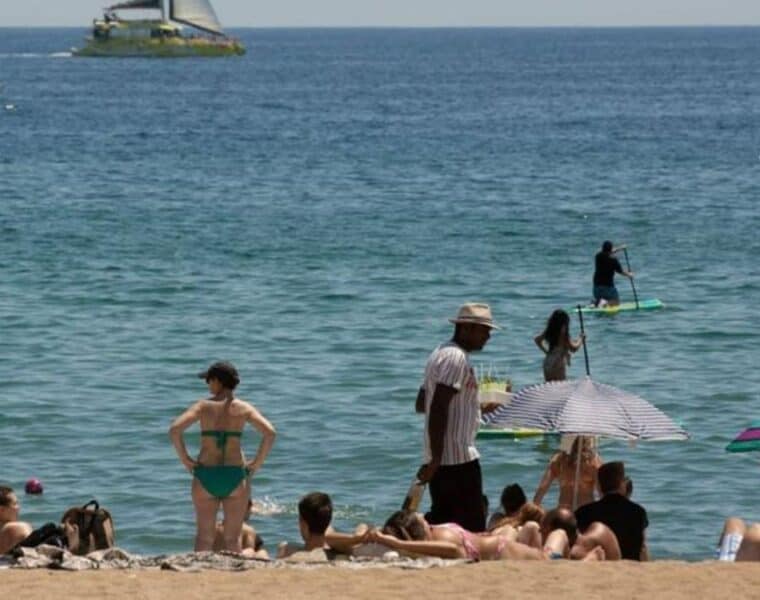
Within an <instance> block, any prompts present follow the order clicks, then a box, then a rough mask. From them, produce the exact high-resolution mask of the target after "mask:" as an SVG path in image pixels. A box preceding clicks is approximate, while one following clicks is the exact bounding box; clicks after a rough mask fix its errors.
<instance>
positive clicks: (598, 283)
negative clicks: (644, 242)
mask: <svg viewBox="0 0 760 600" xmlns="http://www.w3.org/2000/svg"><path fill="white" fill-rule="evenodd" d="M623 248H625V245H622V246H618V247H617V248H615V247H614V246H613V245H612V242H610V241H609V240H607V241H605V242H604V243H603V244H602V250H601V251H600V252H597V254H596V257H595V259H594V261H595V265H596V266H595V270H594V290H593V292H594V304H595V305H596V306H599V304H600V302H602V301H604V304H606V305H607V306H617V305H618V304H620V295H619V294H618V291H617V288H616V287H615V273H620V274H621V275H623V276H624V277H628V279H633V273H631V272H630V271H626V270H625V269H623V267H622V266H621V265H620V261H619V260H618V259H617V258H615V257H614V256H613V255H614V254H615V253H616V252H618V251H620V250H622V249H623Z"/></svg>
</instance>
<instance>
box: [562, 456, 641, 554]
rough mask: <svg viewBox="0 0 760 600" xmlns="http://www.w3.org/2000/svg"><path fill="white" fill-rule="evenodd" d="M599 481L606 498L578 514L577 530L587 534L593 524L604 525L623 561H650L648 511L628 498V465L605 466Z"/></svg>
mask: <svg viewBox="0 0 760 600" xmlns="http://www.w3.org/2000/svg"><path fill="white" fill-rule="evenodd" d="M598 479H599V489H600V491H601V492H602V494H603V497H602V499H601V500H598V501H596V502H592V503H591V504H586V505H585V506H581V507H580V508H579V509H578V510H576V511H575V518H576V519H577V520H578V528H579V529H580V530H581V531H582V532H583V533H586V531H587V529H588V528H589V527H590V526H591V524H592V523H594V522H596V521H598V522H600V523H603V524H604V525H606V526H607V527H609V528H610V529H611V530H612V532H613V533H614V534H615V537H616V538H617V541H618V544H620V552H621V555H622V558H624V559H626V560H649V551H648V550H647V545H646V535H645V530H646V528H647V526H648V525H649V520H648V518H647V511H646V510H644V508H643V507H641V506H639V505H638V504H636V503H635V502H632V501H631V500H629V499H628V498H626V497H625V492H626V481H625V480H626V477H625V465H624V464H623V463H622V462H617V461H616V462H608V463H605V464H603V465H602V466H601V467H600V468H599V473H598Z"/></svg>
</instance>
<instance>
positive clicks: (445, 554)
mask: <svg viewBox="0 0 760 600" xmlns="http://www.w3.org/2000/svg"><path fill="white" fill-rule="evenodd" d="M367 541H370V542H376V543H378V544H383V545H384V546H387V547H388V548H392V549H393V550H396V551H397V552H399V553H401V554H406V555H412V556H419V555H423V556H435V557H438V558H450V559H454V558H464V559H470V560H475V561H480V560H545V559H547V558H549V557H550V556H551V555H552V554H553V553H555V552H558V553H560V554H561V555H564V554H566V551H567V536H566V535H564V536H563V535H561V534H557V535H555V536H554V537H553V538H552V539H551V540H549V539H547V543H546V544H545V545H544V548H537V547H535V546H533V547H531V546H528V545H526V544H524V543H522V542H521V538H520V537H519V536H518V539H517V541H512V540H509V539H508V538H507V536H504V535H491V534H487V533H483V534H479V533H472V532H470V531H467V530H466V529H464V528H463V527H460V526H459V525H457V524H456V523H444V524H441V525H430V524H429V523H428V522H427V521H426V520H425V518H424V517H423V516H422V515H421V514H419V513H415V512H412V511H410V510H400V511H397V512H395V513H393V514H392V515H391V517H390V518H389V519H388V521H386V523H385V526H384V527H383V529H382V530H380V529H374V530H373V531H371V532H370V533H369V534H368V540H367Z"/></svg>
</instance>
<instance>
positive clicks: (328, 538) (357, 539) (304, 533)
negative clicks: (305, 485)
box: [277, 492, 369, 558]
mask: <svg viewBox="0 0 760 600" xmlns="http://www.w3.org/2000/svg"><path fill="white" fill-rule="evenodd" d="M330 521H332V500H331V499H330V496H328V495H327V494H324V493H322V492H312V493H310V494H306V495H305V496H304V497H303V498H301V501H300V502H299V503H298V529H299V531H300V533H301V538H302V539H303V542H304V543H303V545H300V544H291V543H289V542H282V543H281V544H280V545H279V546H278V547H277V558H287V557H288V556H290V555H292V554H295V553H296V552H311V551H313V550H319V549H321V550H332V551H335V552H339V553H341V554H352V553H353V551H354V549H355V548H356V546H358V545H359V544H361V543H363V542H366V541H367V535H368V532H369V529H368V527H367V526H366V525H359V526H358V527H357V528H356V531H355V532H354V533H353V534H348V533H338V532H337V531H335V530H334V529H333V528H332V527H331V526H330Z"/></svg>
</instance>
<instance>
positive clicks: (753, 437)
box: [726, 421, 760, 452]
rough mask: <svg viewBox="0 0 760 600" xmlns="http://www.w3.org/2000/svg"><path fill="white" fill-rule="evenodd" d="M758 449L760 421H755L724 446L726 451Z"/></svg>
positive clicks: (759, 445) (759, 448)
mask: <svg viewBox="0 0 760 600" xmlns="http://www.w3.org/2000/svg"><path fill="white" fill-rule="evenodd" d="M753 450H760V421H755V422H754V423H752V425H750V426H749V427H748V428H747V429H745V430H744V431H742V432H741V433H740V434H739V435H737V436H736V439H735V440H734V441H733V442H731V443H730V444H729V445H728V446H726V451H728V452H752V451H753Z"/></svg>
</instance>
